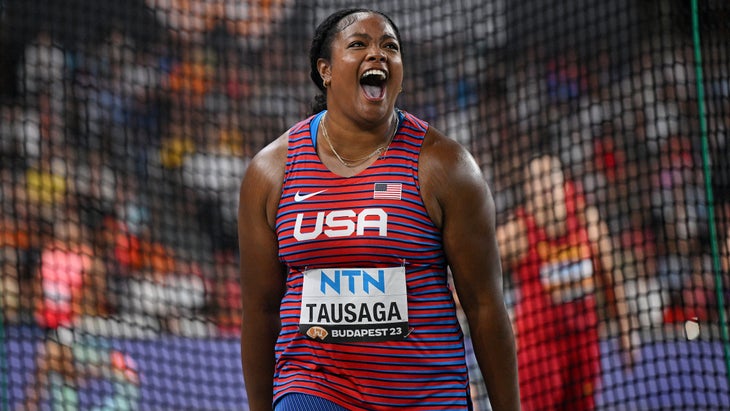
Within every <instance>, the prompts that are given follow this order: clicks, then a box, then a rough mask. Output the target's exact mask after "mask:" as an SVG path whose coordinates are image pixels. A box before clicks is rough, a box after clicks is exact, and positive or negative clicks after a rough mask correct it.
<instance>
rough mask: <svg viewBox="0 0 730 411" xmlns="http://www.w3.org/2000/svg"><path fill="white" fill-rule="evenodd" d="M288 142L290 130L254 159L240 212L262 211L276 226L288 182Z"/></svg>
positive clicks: (250, 166)
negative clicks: (285, 179) (284, 189)
mask: <svg viewBox="0 0 730 411" xmlns="http://www.w3.org/2000/svg"><path fill="white" fill-rule="evenodd" d="M288 141H289V132H288V131H287V132H286V133H284V134H282V135H281V136H279V137H278V138H277V139H276V140H274V141H273V142H271V143H269V144H268V145H267V146H266V147H264V148H263V149H262V150H261V151H259V152H258V153H256V155H255V156H254V157H253V159H252V160H251V163H250V164H249V166H248V168H247V169H246V174H245V175H244V176H243V180H242V182H241V190H240V201H239V203H240V206H239V212H242V213H252V214H256V213H258V212H261V213H263V214H264V215H265V216H266V219H267V220H268V221H269V223H270V224H273V219H274V217H275V215H276V207H277V206H278V202H279V196H280V193H281V187H282V184H283V182H284V172H285V169H286V156H287V147H288Z"/></svg>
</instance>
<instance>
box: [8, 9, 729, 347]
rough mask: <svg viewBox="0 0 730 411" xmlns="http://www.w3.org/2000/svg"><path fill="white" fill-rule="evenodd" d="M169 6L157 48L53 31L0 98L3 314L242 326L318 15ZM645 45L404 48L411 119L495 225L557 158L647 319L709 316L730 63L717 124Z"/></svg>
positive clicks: (197, 328)
mask: <svg viewBox="0 0 730 411" xmlns="http://www.w3.org/2000/svg"><path fill="white" fill-rule="evenodd" d="M173 3H174V4H176V5H177V6H179V7H188V9H183V10H180V11H179V12H178V11H177V10H167V9H166V8H164V7H162V6H160V8H157V9H155V10H154V13H153V14H154V15H155V18H156V19H157V20H158V21H159V22H160V24H161V25H163V26H164V27H165V30H163V33H164V35H163V36H161V37H160V38H157V39H155V40H154V41H151V42H150V43H147V44H139V40H135V38H134V37H133V36H130V35H129V33H128V31H126V30H125V29H123V26H112V27H110V28H109V29H108V30H106V31H105V32H104V33H103V35H102V36H101V38H100V39H95V41H94V42H84V41H79V42H77V43H75V44H74V45H73V47H70V46H69V45H68V44H66V43H64V44H61V43H60V42H59V41H58V39H57V36H56V35H55V33H54V32H50V31H44V30H43V29H39V30H38V31H37V32H35V33H34V35H33V36H31V38H30V40H29V41H28V42H27V43H25V44H24V45H23V47H24V48H23V53H22V54H23V55H22V58H21V59H20V60H19V63H18V65H17V66H16V67H13V68H12V69H13V70H14V71H15V72H14V76H13V78H14V79H15V83H14V86H15V89H16V92H15V93H14V94H13V95H4V96H3V99H2V102H1V104H0V182H1V183H2V184H1V185H0V207H1V210H0V263H1V264H2V283H1V284H0V285H1V289H2V295H3V300H2V304H3V313H4V320H5V321H7V322H10V323H36V324H41V325H45V326H48V325H49V324H50V325H52V324H53V322H54V321H68V320H69V319H64V318H63V317H64V316H68V315H73V317H74V318H72V319H71V320H72V322H74V324H77V325H79V326H82V325H83V324H85V322H84V321H85V320H88V321H91V323H90V324H94V326H95V327H97V330H105V329H106V328H104V327H101V326H99V325H98V322H94V321H95V320H97V319H99V318H101V319H114V321H115V322H116V323H119V324H132V325H141V326H144V327H147V328H149V329H152V330H156V331H160V332H172V333H178V334H182V335H199V336H235V335H236V334H237V333H238V329H239V327H240V323H241V318H240V300H239V298H240V291H239V286H240V285H239V283H238V275H237V264H238V257H237V241H236V239H237V232H236V213H237V206H238V184H239V182H240V178H241V176H242V174H243V172H244V171H245V168H246V165H247V162H248V160H249V158H250V157H251V156H252V155H253V154H254V153H255V152H256V151H257V150H259V149H260V148H262V147H263V146H264V145H265V144H266V143H267V142H268V141H270V140H271V139H273V138H275V137H276V136H278V135H279V134H280V133H281V132H282V131H283V130H285V129H286V128H287V127H288V126H289V125H291V124H292V123H293V122H294V121H295V120H297V119H299V118H301V117H302V116H303V115H304V114H305V113H306V112H307V109H308V103H309V100H310V98H311V97H312V94H313V92H314V89H313V87H312V86H311V85H310V80H309V78H308V61H307V60H306V56H305V55H304V54H303V52H302V50H306V47H307V46H308V39H309V37H310V35H311V34H310V33H309V31H308V30H311V27H310V26H313V24H311V25H307V24H305V23H306V20H307V19H298V18H294V17H292V16H297V15H301V14H300V13H305V14H306V13H314V12H313V11H311V10H309V9H304V8H303V7H305V6H302V5H300V4H299V3H297V4H293V3H294V2H288V1H284V0H280V1H266V2H261V3H260V6H259V7H260V9H250V8H245V7H244V8H239V7H234V6H231V5H228V6H226V4H225V3H224V2H201V1H197V2H196V1H191V2H161V3H160V4H163V5H165V4H166V5H171V4H173ZM497 3H498V2H497ZM155 4H157V2H156V3H155ZM237 4H238V3H237ZM199 6H200V7H199ZM203 6H205V7H203ZM285 6H286V7H285ZM241 7H243V6H241ZM251 7H252V6H251ZM186 10H187V11H186ZM315 14H316V13H315ZM306 15H307V16H310V14H306ZM181 16H189V17H190V18H181ZM405 38H408V36H405ZM466 40H469V39H466ZM632 43H633V41H632ZM635 43H636V44H634V45H633V54H632V55H630V56H629V57H628V58H626V57H623V58H621V59H616V56H615V55H612V54H611V52H610V50H603V51H601V48H600V47H598V48H597V50H599V51H597V52H596V53H594V54H593V55H592V56H590V57H586V56H583V55H580V54H578V53H573V52H571V51H570V50H562V51H560V52H557V53H556V52H551V53H550V54H544V53H543V50H541V48H540V45H539V44H538V45H536V46H534V47H529V48H526V49H525V50H522V51H520V52H519V53H514V54H510V53H504V51H501V52H499V51H498V52H494V53H492V52H491V51H489V50H487V51H484V52H483V53H475V52H474V51H473V50H472V51H471V52H467V50H469V49H470V45H469V43H468V41H464V42H458V41H454V42H453V43H452V42H444V43H443V44H440V45H436V44H433V43H432V42H431V43H428V44H419V43H418V38H414V39H409V40H408V44H406V47H405V48H404V49H405V50H406V57H407V61H406V64H408V66H407V67H408V71H410V73H409V75H407V76H406V84H405V86H404V89H405V93H404V95H403V97H402V102H401V106H402V107H403V108H405V109H407V110H410V111H412V112H414V113H416V114H418V115H419V116H422V117H424V118H426V119H427V120H429V121H431V122H432V123H433V124H434V125H436V126H437V127H439V128H441V129H444V130H445V131H446V132H447V134H449V135H451V136H453V137H454V138H456V139H458V140H459V141H461V142H462V143H464V144H466V145H468V146H469V148H471V149H472V151H473V152H474V154H475V156H476V157H477V159H478V161H479V162H480V164H481V165H482V166H483V168H484V172H485V176H486V178H487V180H488V182H489V183H490V185H491V187H492V190H493V192H494V195H495V199H496V202H497V208H498V219H500V218H504V216H506V215H507V214H508V213H509V212H510V210H512V209H513V208H514V207H515V206H516V205H517V204H518V203H519V202H520V199H521V192H520V189H519V187H520V184H521V181H520V178H521V173H520V172H519V170H520V169H521V167H522V165H523V164H524V162H525V161H526V159H527V158H528V157H529V156H530V154H531V153H533V152H535V151H550V152H553V153H555V154H557V155H559V156H560V158H561V160H562V161H563V163H564V164H565V165H567V167H568V168H569V171H570V173H571V175H572V177H573V178H574V179H575V180H576V181H578V182H579V183H580V184H582V186H583V191H584V192H585V193H586V195H587V198H586V200H587V202H588V203H589V204H592V205H596V206H598V208H599V209H600V211H601V213H602V215H603V217H604V218H605V219H606V221H607V222H608V223H609V228H610V229H611V234H612V235H613V237H614V242H615V244H616V259H617V261H618V262H619V264H621V265H622V266H623V267H624V268H625V273H626V277H627V278H629V281H631V282H632V290H633V297H635V298H634V301H635V303H634V304H635V305H634V310H635V312H636V314H637V318H638V319H639V325H642V326H647V327H651V326H653V325H656V324H660V323H665V322H673V321H675V320H676V319H679V318H685V317H686V316H699V317H702V318H705V319H713V318H714V317H713V316H714V315H716V307H715V306H714V304H715V296H714V290H715V277H714V273H715V272H714V267H713V265H712V263H713V261H712V255H711V249H710V246H709V241H710V235H709V234H710V233H711V232H710V229H709V228H710V226H713V227H715V228H716V229H717V239H718V240H719V241H720V243H719V244H720V247H719V248H720V257H721V259H720V261H721V265H722V270H723V271H724V272H727V270H728V269H729V268H730V257H729V254H730V205H729V204H730V201H729V200H730V170H729V167H728V165H727V158H730V152H729V150H730V148H728V147H729V142H728V132H729V130H730V106H729V104H730V103H728V101H730V98H729V97H730V55H728V54H727V47H726V46H725V44H724V43H723V41H722V35H721V34H720V35H716V34H713V33H708V36H707V38H706V42H705V43H704V44H705V46H704V48H703V50H702V51H703V52H704V54H705V56H706V59H705V61H704V64H703V70H704V73H705V78H704V85H705V99H706V100H705V101H706V103H707V104H706V106H705V111H704V112H700V111H699V107H698V105H697V87H696V83H695V82H696V77H695V75H696V74H695V67H694V65H695V60H694V49H693V46H692V43H691V36H689V35H688V33H687V32H681V31H680V32H674V31H672V30H658V31H657V33H655V34H650V35H647V36H644V37H643V38H642V39H641V40H640V41H639V40H637V41H636V42H635ZM491 46H493V45H491ZM494 47H497V46H494ZM439 56H442V57H443V58H444V59H443V61H440V60H439ZM490 56H491V57H490ZM494 56H496V57H494ZM700 116H704V118H705V119H706V120H707V137H708V139H707V141H708V143H709V146H708V147H707V148H706V147H703V145H702V137H703V136H702V135H701V133H700V130H701V128H700V124H699V123H700ZM705 150H707V153H709V157H707V158H705V156H704V154H705ZM706 160H707V167H706ZM708 172H711V173H712V174H711V175H712V181H711V185H710V186H709V187H711V188H712V189H713V191H714V203H713V204H712V205H713V207H714V210H715V213H714V217H715V220H714V221H710V215H709V213H708V197H707V195H708V192H707V188H708V186H707V185H706V181H705V178H706V176H707V175H708V174H707V173H708ZM59 261H61V263H59ZM59 267H65V268H64V269H63V270H61V269H59ZM61 271H63V273H60V272H61ZM507 278H509V277H507ZM727 286H728V284H725V287H727ZM59 290H61V291H59ZM89 319H92V320H89ZM109 332H110V333H114V332H116V331H114V330H111V331H109Z"/></svg>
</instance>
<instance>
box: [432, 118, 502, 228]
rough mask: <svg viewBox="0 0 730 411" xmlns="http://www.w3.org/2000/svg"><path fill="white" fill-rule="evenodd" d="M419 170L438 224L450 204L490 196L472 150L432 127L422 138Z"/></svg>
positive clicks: (463, 202)
mask: <svg viewBox="0 0 730 411" xmlns="http://www.w3.org/2000/svg"><path fill="white" fill-rule="evenodd" d="M418 174H419V181H420V184H421V193H422V196H423V199H424V202H425V203H426V207H427V208H428V210H429V214H430V215H431V217H432V219H433V220H434V222H435V223H436V224H437V225H440V223H441V222H442V220H443V213H444V211H445V210H446V208H447V207H449V206H450V205H458V204H459V203H462V204H466V203H468V202H471V201H472V200H475V199H477V198H478V199H482V200H483V199H488V200H489V199H491V194H490V193H489V189H488V187H487V184H486V181H485V180H484V177H483V175H482V172H481V170H480V168H479V166H478V164H477V162H476V160H475V159H474V157H473V156H472V155H471V153H470V152H469V151H468V150H467V149H466V147H464V146H462V145H461V144H460V143H458V142H457V141H455V140H453V139H451V138H449V137H448V136H446V135H445V134H444V133H443V132H441V131H440V130H438V129H435V128H433V127H430V128H429V130H428V132H427V133H426V136H425V138H424V141H423V147H422V150H421V155H420V158H419V162H418ZM465 202H466V203H465Z"/></svg>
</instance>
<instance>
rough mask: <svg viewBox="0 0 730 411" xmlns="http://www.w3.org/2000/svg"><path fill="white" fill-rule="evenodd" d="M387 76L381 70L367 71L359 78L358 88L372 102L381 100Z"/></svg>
mask: <svg viewBox="0 0 730 411" xmlns="http://www.w3.org/2000/svg"><path fill="white" fill-rule="evenodd" d="M387 79H388V75H387V74H386V73H385V71H383V70H377V69H373V70H368V71H366V72H365V73H363V75H362V76H361V77H360V86H362V89H363V91H364V92H365V96H367V98H369V99H372V100H377V99H381V98H383V96H384V95H385V81H386V80H387Z"/></svg>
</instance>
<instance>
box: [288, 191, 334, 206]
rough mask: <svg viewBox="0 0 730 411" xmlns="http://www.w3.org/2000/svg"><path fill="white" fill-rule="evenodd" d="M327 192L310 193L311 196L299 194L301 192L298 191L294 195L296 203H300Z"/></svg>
mask: <svg viewBox="0 0 730 411" xmlns="http://www.w3.org/2000/svg"><path fill="white" fill-rule="evenodd" d="M325 191H327V190H320V191H315V192H314V193H309V194H299V191H297V193H296V194H294V202H295V203H298V202H300V201H304V200H306V199H308V198H312V197H314V196H316V195H317V194H321V193H324V192H325Z"/></svg>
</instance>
